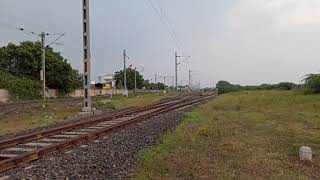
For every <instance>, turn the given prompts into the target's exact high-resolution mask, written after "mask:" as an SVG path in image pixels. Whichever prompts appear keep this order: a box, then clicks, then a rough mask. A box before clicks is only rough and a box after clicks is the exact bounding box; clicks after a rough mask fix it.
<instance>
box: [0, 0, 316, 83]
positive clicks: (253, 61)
mask: <svg viewBox="0 0 320 180" xmlns="http://www.w3.org/2000/svg"><path fill="white" fill-rule="evenodd" d="M81 4H82V1H81V0H67V1H66V0H54V1H53V0H28V1H24V0H1V1H0V37H1V38H0V46H5V45H7V44H8V43H9V42H13V43H19V42H21V41H25V40H33V41H34V40H38V37H34V36H31V35H28V34H24V33H22V32H20V31H18V30H17V29H16V27H23V28H25V29H26V30H29V31H34V32H42V31H45V32H49V33H64V32H65V33H66V36H65V37H63V38H62V39H61V40H59V43H63V45H62V46H58V45H54V46H53V48H54V50H56V51H60V52H61V54H62V55H63V56H64V57H65V58H67V59H68V61H69V62H70V63H71V64H72V66H73V67H74V68H76V69H79V70H80V71H82V61H83V57H82V24H81V19H82V14H81V12H82V11H81V8H82V7H81ZM155 9H156V10H157V12H158V14H159V15H157V13H156V11H155ZM319 9H320V1H319V0H223V1H222V0H134V1H129V0H92V1H91V2H90V20H91V24H90V27H91V51H92V52H91V53H92V59H91V64H92V77H93V79H97V77H98V76H99V75H101V74H104V73H113V72H115V71H117V70H120V69H121V68H122V67H123V58H122V52H123V49H126V51H127V54H128V56H129V57H130V60H129V61H128V64H133V65H134V66H137V67H140V69H143V72H142V74H143V75H144V77H145V78H146V79H154V75H155V74H158V75H161V76H173V75H174V53H175V51H177V52H178V54H179V55H181V56H191V58H190V59H188V60H187V61H186V62H183V63H181V65H180V66H179V73H178V76H179V84H180V83H182V84H187V83H188V71H189V70H191V71H192V72H193V73H192V74H193V78H192V79H193V83H194V84H196V83H198V82H200V83H201V86H202V87H207V86H214V85H215V84H216V83H217V81H219V80H227V81H229V82H231V83H235V84H241V85H256V84H262V83H278V82H284V81H290V82H296V83H300V82H301V80H302V79H303V77H304V76H305V75H306V74H309V73H317V72H319V70H320V50H319V47H320V33H319V32H320V11H319ZM52 38H53V37H48V42H50V41H52V40H53V39H52ZM183 60H184V59H183V58H181V59H180V61H183ZM167 79H168V78H167ZM167 83H168V85H171V83H172V81H171V80H168V82H167Z"/></svg>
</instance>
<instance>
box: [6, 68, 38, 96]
mask: <svg viewBox="0 0 320 180" xmlns="http://www.w3.org/2000/svg"><path fill="white" fill-rule="evenodd" d="M0 89H6V90H8V91H9V93H10V95H11V99H12V100H28V99H34V98H39V97H40V96H41V93H40V92H41V91H40V89H41V86H40V83H38V82H36V81H33V80H31V79H28V78H24V77H22V78H17V77H15V76H13V75H11V74H10V73H5V72H2V71H0Z"/></svg>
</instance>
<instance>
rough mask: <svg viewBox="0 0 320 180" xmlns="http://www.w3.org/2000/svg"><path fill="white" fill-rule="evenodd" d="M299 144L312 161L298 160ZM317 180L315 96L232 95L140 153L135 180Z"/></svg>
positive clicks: (319, 118) (319, 140) (318, 105)
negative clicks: (307, 149) (312, 153)
mask: <svg viewBox="0 0 320 180" xmlns="http://www.w3.org/2000/svg"><path fill="white" fill-rule="evenodd" d="M302 145H307V146H310V147H311V148H312V149H313V152H314V157H313V162H312V163H306V162H305V163H303V162H300V161H299V158H298V151H299V147H300V146H302ZM310 177H311V178H313V179H320V96H319V95H303V94H300V93H298V92H289V91H252V92H237V93H230V94H226V95H221V96H219V97H218V98H217V99H216V100H214V101H212V102H209V103H208V104H205V105H203V106H201V107H200V108H198V109H196V110H194V111H193V112H191V113H187V114H186V117H185V121H184V122H183V123H182V124H181V125H180V126H179V127H178V128H177V129H176V131H174V132H172V133H168V134H166V135H164V136H163V138H162V140H161V143H160V144H159V145H156V146H154V147H151V148H150V149H148V150H146V151H144V152H142V153H141V156H140V165H139V167H138V169H137V173H136V175H135V178H136V179H308V178H310Z"/></svg>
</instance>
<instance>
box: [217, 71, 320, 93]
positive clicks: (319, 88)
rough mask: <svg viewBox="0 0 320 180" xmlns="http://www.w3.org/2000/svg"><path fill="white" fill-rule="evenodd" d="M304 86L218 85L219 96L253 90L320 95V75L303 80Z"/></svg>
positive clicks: (294, 84) (309, 76)
mask: <svg viewBox="0 0 320 180" xmlns="http://www.w3.org/2000/svg"><path fill="white" fill-rule="evenodd" d="M302 82H303V84H296V83H292V82H280V83H278V84H261V85H257V86H241V85H239V84H231V83H230V82H228V81H219V82H218V83H217V85H216V89H217V90H218V94H225V93H229V92H236V91H253V90H287V91H289V90H301V91H303V92H304V93H307V94H317V93H320V74H308V75H306V77H305V78H304V79H303V80H302Z"/></svg>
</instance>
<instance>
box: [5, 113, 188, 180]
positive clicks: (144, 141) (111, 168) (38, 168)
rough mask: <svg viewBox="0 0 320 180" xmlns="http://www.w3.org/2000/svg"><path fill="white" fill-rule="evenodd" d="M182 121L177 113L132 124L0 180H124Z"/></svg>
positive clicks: (41, 160)
mask: <svg viewBox="0 0 320 180" xmlns="http://www.w3.org/2000/svg"><path fill="white" fill-rule="evenodd" d="M188 109H189V110H190V108H188ZM184 111H186V110H184ZM182 119H183V112H181V111H180V112H170V113H167V114H164V115H161V116H158V117H154V118H151V119H148V120H145V121H143V122H141V123H137V124H132V125H129V126H127V127H124V128H121V129H118V130H114V131H112V132H110V133H109V134H107V135H106V136H104V137H101V138H100V139H99V140H97V141H95V142H91V143H88V144H87V145H83V146H80V147H78V148H76V149H73V150H70V151H66V152H60V153H56V154H55V155H54V156H52V157H48V158H45V159H40V160H38V161H35V162H32V163H30V164H28V166H27V167H21V168H16V169H13V170H10V171H8V172H5V173H3V174H0V179H1V177H2V176H9V179H21V178H26V179H127V178H130V176H132V173H133V172H134V168H135V167H136V165H137V155H138V154H139V152H140V151H141V150H143V149H145V148H147V147H149V146H151V145H153V144H156V143H158V142H159V139H160V137H161V135H162V134H163V133H164V132H167V131H172V130H174V129H175V127H176V126H177V125H178V124H179V123H180V122H181V121H182Z"/></svg>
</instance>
